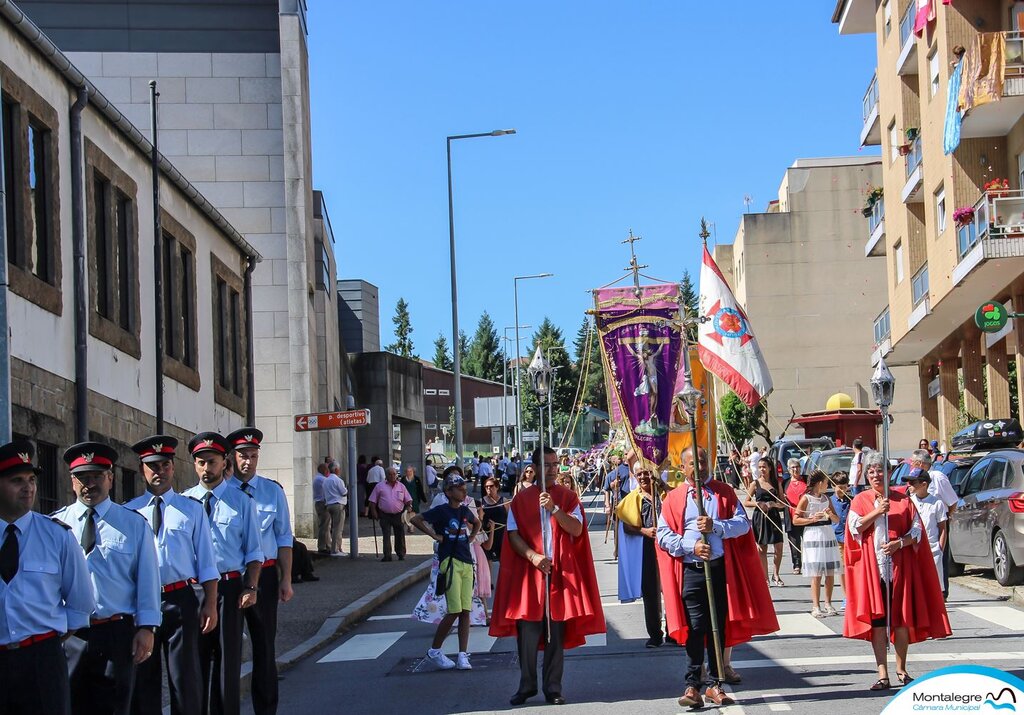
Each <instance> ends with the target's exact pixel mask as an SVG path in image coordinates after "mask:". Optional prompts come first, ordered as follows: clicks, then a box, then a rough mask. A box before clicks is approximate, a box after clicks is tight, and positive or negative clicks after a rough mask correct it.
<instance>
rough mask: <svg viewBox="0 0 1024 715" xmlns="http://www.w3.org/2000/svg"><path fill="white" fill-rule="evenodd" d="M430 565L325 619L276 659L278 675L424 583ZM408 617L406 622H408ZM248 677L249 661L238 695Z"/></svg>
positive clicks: (396, 580) (396, 579)
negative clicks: (405, 591)
mask: <svg viewBox="0 0 1024 715" xmlns="http://www.w3.org/2000/svg"><path fill="white" fill-rule="evenodd" d="M430 567H431V561H430V559H428V560H426V561H424V562H423V563H422V564H420V565H419V566H414V567H413V568H411V569H409V570H408V571H406V572H405V573H403V574H399V575H398V576H396V577H395V578H393V579H391V580H390V581H388V582H387V583H385V584H384V585H382V586H379V587H377V588H375V589H374V590H372V591H370V592H369V593H368V594H366V595H365V596H363V597H361V598H358V599H356V600H355V601H353V602H352V603H350V604H349V605H347V606H345V607H344V608H342V609H341V610H340V611H337V612H336V613H333V614H332V615H330V616H328V617H327V619H326V620H325V621H324V622H323V625H321V626H320V630H318V631H317V632H316V633H315V634H314V635H313V636H312V637H311V638H308V639H306V640H305V641H303V642H302V643H299V644H298V645H297V646H295V647H294V648H292V649H291V650H290V651H288V652H287V653H284V654H281V655H278V656H277V669H278V672H282V671H285V670H288V668H290V667H292V666H293V665H295V664H296V663H297V662H299V661H300V660H302V659H303V658H305V657H306V656H308V655H309V654H310V653H313V652H314V651H316V650H318V649H319V648H321V647H323V646H324V645H326V644H328V643H330V642H331V641H332V640H334V639H335V638H336V637H337V636H339V635H341V633H342V632H343V631H344V630H345V629H347V628H348V627H349V626H351V625H353V624H354V623H357V622H358V621H361V620H363V619H364V618H366V617H367V616H368V615H369V614H370V613H372V612H373V611H374V610H375V609H376V608H378V607H379V606H381V605H382V604H384V603H386V602H387V601H390V600H391V599H392V598H394V597H395V596H397V595H398V594H400V593H401V592H402V591H404V590H405V589H407V588H409V587H410V586H412V585H414V584H416V583H417V582H419V581H422V580H424V579H425V578H427V576H429V575H430ZM411 617H412V616H411V614H410V618H411ZM251 677H252V661H249V662H246V663H243V664H242V678H241V685H242V693H243V694H245V693H246V692H248V690H249V680H250V678H251Z"/></svg>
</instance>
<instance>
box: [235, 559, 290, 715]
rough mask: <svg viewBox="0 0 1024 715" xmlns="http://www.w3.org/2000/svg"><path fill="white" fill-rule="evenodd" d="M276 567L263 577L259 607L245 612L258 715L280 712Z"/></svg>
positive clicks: (267, 571) (264, 570) (252, 681)
mask: <svg viewBox="0 0 1024 715" xmlns="http://www.w3.org/2000/svg"><path fill="white" fill-rule="evenodd" d="M280 583H281V579H280V577H279V576H278V573H277V566H268V567H267V568H265V569H263V571H262V572H261V573H260V591H259V595H258V596H257V598H256V605H255V606H253V607H252V608H246V609H245V610H244V611H242V614H243V616H244V618H245V625H246V626H247V627H248V628H249V641H250V642H251V643H252V680H251V681H250V682H251V683H252V686H251V690H252V709H253V711H254V712H255V713H256V715H274V713H276V712H277V700H278V692H277V598H278V592H277V591H278V587H279V586H280Z"/></svg>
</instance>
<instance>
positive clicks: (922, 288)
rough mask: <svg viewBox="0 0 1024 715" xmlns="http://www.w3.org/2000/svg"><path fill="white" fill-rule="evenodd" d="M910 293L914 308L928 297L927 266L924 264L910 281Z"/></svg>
mask: <svg viewBox="0 0 1024 715" xmlns="http://www.w3.org/2000/svg"><path fill="white" fill-rule="evenodd" d="M910 293H911V298H913V303H914V307H915V308H916V307H917V306H918V305H920V304H921V301H923V300H924V299H925V298H927V297H928V264H927V263H925V264H924V265H923V266H922V267H921V270H919V271H918V272H917V273H915V274H914V277H913V278H911V279H910Z"/></svg>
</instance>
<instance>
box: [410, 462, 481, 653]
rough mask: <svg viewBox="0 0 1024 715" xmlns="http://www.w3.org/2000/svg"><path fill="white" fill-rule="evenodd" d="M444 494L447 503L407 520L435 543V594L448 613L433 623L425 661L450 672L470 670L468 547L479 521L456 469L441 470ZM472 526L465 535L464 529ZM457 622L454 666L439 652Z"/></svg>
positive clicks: (471, 572) (470, 571)
mask: <svg viewBox="0 0 1024 715" xmlns="http://www.w3.org/2000/svg"><path fill="white" fill-rule="evenodd" d="M444 493H445V496H447V497H448V503H447V504H440V505H438V506H435V507H434V508H433V509H431V510H430V511H426V512H424V513H422V514H417V515H416V516H414V517H413V518H412V520H411V523H412V525H413V526H415V527H416V528H417V529H419V530H420V531H422V532H423V533H424V534H426V535H427V536H429V537H430V538H432V539H433V540H434V541H436V542H437V543H438V546H437V558H438V561H439V562H440V567H439V569H438V578H437V586H436V590H435V593H436V595H438V596H440V595H442V593H443V595H444V598H445V601H446V603H447V607H448V613H447V614H446V615H445V617H444V618H442V619H441V622H440V623H438V624H437V631H436V632H435V633H434V642H433V644H432V645H431V648H430V650H428V651H427V659H428V660H430V662H431V663H433V664H434V665H436V666H437V667H438V668H441V669H443V670H451V669H452V668H455V667H458V669H459V670H472V669H473V666H472V665H470V663H469V654H468V653H467V652H466V649H467V648H468V647H469V614H470V610H471V609H472V608H473V576H474V569H473V553H472V551H470V548H469V545H470V544H471V543H472V542H473V538H474V537H475V536H476V534H477V532H478V531H480V522H479V521H478V520H477V518H476V515H475V514H473V510H472V509H470V508H469V507H467V506H466V505H465V504H464V503H463V502H465V501H466V480H465V479H464V478H463V477H462V470H460V469H459V468H458V467H456V466H451V467H448V469H446V470H445V471H444ZM467 525H469V526H471V527H472V529H471V530H470V532H469V533H468V534H467V529H466V526H467ZM456 619H458V621H459V657H458V665H457V666H456V664H455V663H453V662H452V660H451V658H449V657H448V656H446V655H445V654H444V653H443V652H442V651H441V646H442V645H444V639H445V638H446V637H447V636H448V633H449V631H451V629H452V624H453V623H455V621H456Z"/></svg>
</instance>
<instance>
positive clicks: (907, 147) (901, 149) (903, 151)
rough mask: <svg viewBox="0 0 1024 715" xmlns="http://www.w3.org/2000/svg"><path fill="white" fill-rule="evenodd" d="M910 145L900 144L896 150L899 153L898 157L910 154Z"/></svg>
mask: <svg viewBox="0 0 1024 715" xmlns="http://www.w3.org/2000/svg"><path fill="white" fill-rule="evenodd" d="M910 146H911V145H910V144H900V145H899V146H898V147H896V149H897V150H898V151H899V153H900V156H906V155H907V154H909V153H910Z"/></svg>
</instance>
